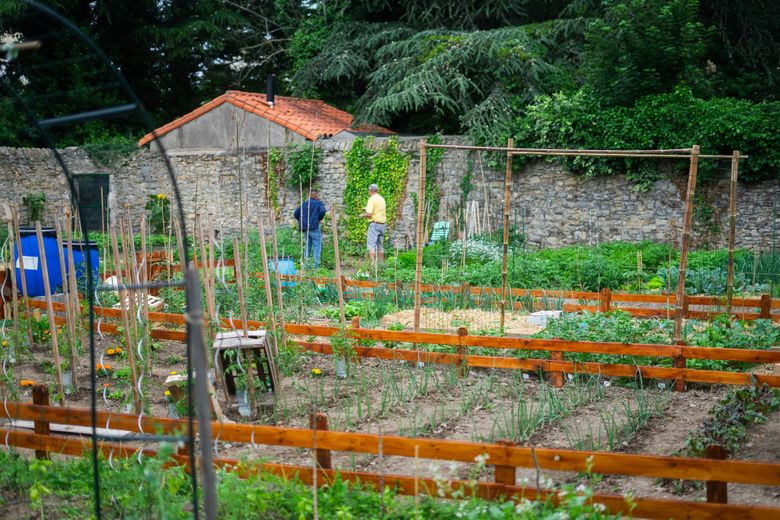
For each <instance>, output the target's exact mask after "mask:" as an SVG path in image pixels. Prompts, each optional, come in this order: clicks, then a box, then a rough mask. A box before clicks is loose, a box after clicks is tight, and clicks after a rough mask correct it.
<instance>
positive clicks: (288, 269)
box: [268, 256, 295, 287]
mask: <svg viewBox="0 0 780 520" xmlns="http://www.w3.org/2000/svg"><path fill="white" fill-rule="evenodd" d="M268 269H269V270H270V271H271V272H275V271H276V262H274V261H273V260H269V261H268ZM279 274H282V275H284V274H286V275H290V276H295V262H294V261H293V259H292V257H289V256H285V257H282V258H280V259H279ZM282 287H295V282H293V281H286V280H282Z"/></svg>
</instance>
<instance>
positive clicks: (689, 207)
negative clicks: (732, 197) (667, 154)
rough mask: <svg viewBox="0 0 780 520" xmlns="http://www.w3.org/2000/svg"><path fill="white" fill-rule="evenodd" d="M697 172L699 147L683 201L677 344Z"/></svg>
mask: <svg viewBox="0 0 780 520" xmlns="http://www.w3.org/2000/svg"><path fill="white" fill-rule="evenodd" d="M698 170H699V145H694V146H693V150H692V151H691V165H690V169H689V171H688V193H687V196H686V199H685V216H684V218H683V234H682V242H681V244H680V267H679V272H678V276H677V301H676V302H675V313H674V341H675V343H677V342H679V341H680V339H681V334H682V320H683V317H684V316H683V298H684V296H685V270H686V269H687V268H688V248H689V247H690V243H691V223H692V221H693V197H694V194H695V192H696V175H697V173H698Z"/></svg>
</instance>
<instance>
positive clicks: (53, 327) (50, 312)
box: [19, 220, 65, 405]
mask: <svg viewBox="0 0 780 520" xmlns="http://www.w3.org/2000/svg"><path fill="white" fill-rule="evenodd" d="M35 235H36V236H37V237H38V258H39V261H40V267H41V273H42V274H43V290H44V295H45V296H46V316H47V317H48V319H49V332H50V335H51V346H52V350H53V351H54V375H55V377H56V378H57V392H58V393H59V396H58V397H59V401H60V404H62V405H64V404H65V388H64V387H63V386H62V367H61V366H60V347H59V344H58V343H57V324H56V323H55V319H54V306H53V305H52V301H51V289H50V288H49V270H48V266H47V265H46V250H45V249H44V248H43V233H42V232H41V222H40V221H39V220H36V221H35ZM19 256H20V257H21V255H19Z"/></svg>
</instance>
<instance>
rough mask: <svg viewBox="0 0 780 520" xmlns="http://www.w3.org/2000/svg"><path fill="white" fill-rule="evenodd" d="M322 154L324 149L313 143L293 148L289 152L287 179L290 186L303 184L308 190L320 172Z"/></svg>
mask: <svg viewBox="0 0 780 520" xmlns="http://www.w3.org/2000/svg"><path fill="white" fill-rule="evenodd" d="M321 156H322V150H321V149H320V148H319V147H317V146H315V145H313V144H311V143H306V144H303V145H300V146H296V147H295V148H293V149H291V150H290V151H289V153H288V154H287V165H288V167H289V168H288V169H289V172H288V174H287V181H288V182H289V183H290V186H295V187H298V186H303V189H304V191H306V190H308V189H309V186H311V184H312V182H313V181H314V180H315V179H316V178H317V175H319V173H320V157H321Z"/></svg>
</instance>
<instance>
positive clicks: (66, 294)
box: [54, 219, 79, 388]
mask: <svg viewBox="0 0 780 520" xmlns="http://www.w3.org/2000/svg"><path fill="white" fill-rule="evenodd" d="M54 231H55V236H56V239H57V257H58V258H59V260H60V276H62V296H63V301H62V303H63V305H65V337H66V338H67V341H68V346H69V347H70V371H71V386H72V387H73V388H78V384H77V382H76V370H77V369H78V366H79V358H78V351H77V350H76V325H75V322H76V316H75V315H74V313H73V305H72V304H73V301H72V299H71V294H70V290H69V287H68V286H69V284H68V273H67V272H66V269H65V253H64V252H63V250H62V231H61V230H60V221H59V219H57V220H55V221H54Z"/></svg>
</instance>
